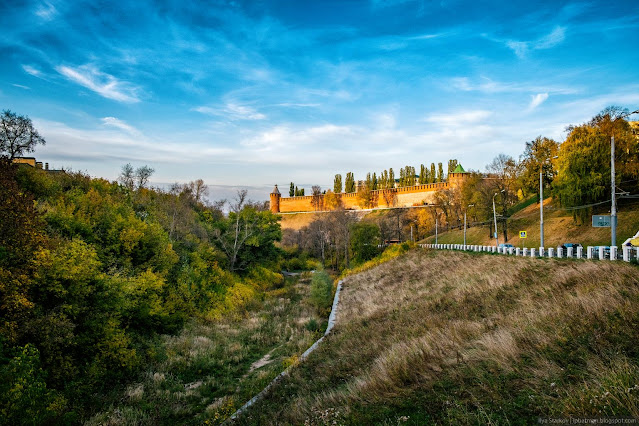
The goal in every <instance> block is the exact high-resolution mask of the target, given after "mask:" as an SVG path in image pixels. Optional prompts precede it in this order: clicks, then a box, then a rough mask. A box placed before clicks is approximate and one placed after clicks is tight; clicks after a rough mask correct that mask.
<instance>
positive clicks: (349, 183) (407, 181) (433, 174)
mask: <svg viewBox="0 0 639 426" xmlns="http://www.w3.org/2000/svg"><path fill="white" fill-rule="evenodd" d="M457 164H458V162H457V160H456V159H454V160H448V173H452V172H453V170H455V168H456V167H457ZM445 179H446V177H445V175H444V166H443V164H442V163H437V169H436V168H435V163H431V164H430V168H428V167H426V166H425V165H424V164H422V165H421V166H420V170H419V174H416V172H415V167H413V166H405V167H402V168H401V169H400V170H399V179H396V178H395V171H394V170H393V168H392V167H391V168H389V169H388V170H384V171H383V172H381V173H380V174H379V176H378V175H377V173H375V172H373V174H372V175H371V173H367V174H366V180H365V181H364V184H365V185H366V187H367V188H369V189H371V190H373V191H375V190H378V189H390V188H395V187H396V186H397V187H400V188H401V187H404V186H415V185H425V184H427V183H436V182H443V181H444V180H445ZM356 187H357V184H356V181H355V175H354V174H353V173H352V172H348V173H346V179H344V180H342V175H341V174H336V175H335V178H334V179H333V192H334V193H336V194H339V193H341V192H346V193H352V192H355V190H356ZM288 194H289V196H291V197H298V196H302V195H304V188H298V187H297V186H295V184H294V183H293V182H291V186H290V188H289V191H288Z"/></svg>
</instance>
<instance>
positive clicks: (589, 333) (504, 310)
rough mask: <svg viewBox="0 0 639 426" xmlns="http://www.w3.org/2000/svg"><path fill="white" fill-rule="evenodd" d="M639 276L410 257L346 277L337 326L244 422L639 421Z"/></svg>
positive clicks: (519, 262) (496, 259)
mask: <svg viewBox="0 0 639 426" xmlns="http://www.w3.org/2000/svg"><path fill="white" fill-rule="evenodd" d="M637 341H639V269H637V268H636V267H635V266H632V265H628V264H621V263H611V262H587V261H575V260H565V259H564V260H550V259H544V260H542V259H531V258H513V257H502V256H494V255H490V254H481V253H460V252H434V251H427V250H416V251H415V250H414V251H411V252H409V253H408V254H406V255H404V256H402V257H399V258H396V259H394V260H391V261H389V262H387V263H385V264H382V265H380V266H378V267H375V268H372V269H370V270H368V271H365V272H361V273H359V274H357V275H354V276H351V277H348V278H346V280H345V283H344V287H343V292H342V297H341V303H340V307H339V310H338V316H337V325H336V328H335V332H334V334H332V335H331V336H330V337H329V338H328V339H327V340H326V341H325V342H324V343H323V344H322V345H321V346H320V347H319V348H318V350H317V351H316V352H314V353H313V354H312V355H311V356H310V357H309V359H308V360H307V362H305V363H303V364H301V365H300V366H299V368H297V369H294V371H293V372H292V375H291V377H289V378H287V379H286V380H284V381H283V382H282V383H280V385H278V386H277V387H276V388H275V389H274V391H273V392H272V393H271V394H270V395H269V396H268V397H267V398H266V399H265V400H263V401H261V402H260V403H258V404H257V405H256V406H255V407H254V408H253V409H251V410H250V411H249V412H248V413H247V414H246V415H245V416H244V417H243V418H242V419H241V421H240V423H244V424H256V423H260V424H274V423H277V424H310V425H318V424H386V425H391V424H393V425H394V424H404V423H405V424H424V423H432V422H436V423H461V424H469V423H471V424H487V423H488V424H489V423H497V424H509V423H515V424H522V423H531V422H536V420H537V417H538V416H542V417H543V416H554V417H560V416H634V417H639V346H637V344H636V342H637Z"/></svg>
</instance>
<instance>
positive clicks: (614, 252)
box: [610, 246, 618, 260]
mask: <svg viewBox="0 0 639 426" xmlns="http://www.w3.org/2000/svg"><path fill="white" fill-rule="evenodd" d="M617 249H618V247H617V246H612V247H610V260H617Z"/></svg>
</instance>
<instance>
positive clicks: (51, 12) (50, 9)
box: [34, 1, 58, 21]
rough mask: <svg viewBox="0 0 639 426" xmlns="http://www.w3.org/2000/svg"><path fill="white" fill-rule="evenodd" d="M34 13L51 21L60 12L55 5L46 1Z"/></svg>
mask: <svg viewBox="0 0 639 426" xmlns="http://www.w3.org/2000/svg"><path fill="white" fill-rule="evenodd" d="M34 13H35V14H36V15H37V16H39V17H40V18H42V19H44V20H45V21H50V20H52V19H53V18H55V16H56V15H57V14H58V10H57V9H56V8H55V6H54V5H52V4H51V3H49V2H48V1H45V2H43V3H41V4H40V5H38V7H37V8H36V10H35V12H34Z"/></svg>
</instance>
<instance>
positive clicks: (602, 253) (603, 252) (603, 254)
mask: <svg viewBox="0 0 639 426" xmlns="http://www.w3.org/2000/svg"><path fill="white" fill-rule="evenodd" d="M605 257H606V248H605V247H604V246H600V247H599V260H604V259H605Z"/></svg>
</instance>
